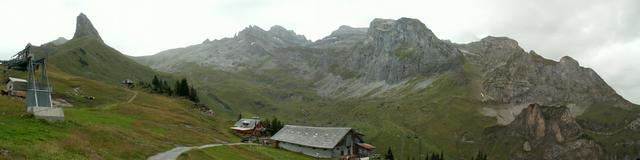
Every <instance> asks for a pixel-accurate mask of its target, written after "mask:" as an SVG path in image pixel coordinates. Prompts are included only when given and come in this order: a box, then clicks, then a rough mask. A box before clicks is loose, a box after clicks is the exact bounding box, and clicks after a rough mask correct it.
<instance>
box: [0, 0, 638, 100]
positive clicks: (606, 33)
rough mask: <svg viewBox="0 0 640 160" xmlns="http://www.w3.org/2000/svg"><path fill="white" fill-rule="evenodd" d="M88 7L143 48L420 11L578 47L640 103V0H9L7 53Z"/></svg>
mask: <svg viewBox="0 0 640 160" xmlns="http://www.w3.org/2000/svg"><path fill="white" fill-rule="evenodd" d="M80 12H84V13H85V14H87V16H88V17H89V18H90V19H91V21H92V22H93V24H94V26H95V27H96V29H98V32H99V33H100V35H101V36H102V38H103V40H104V41H105V42H106V43H107V44H109V45H110V46H112V47H114V48H115V49H117V50H119V51H121V52H122V53H124V54H128V55H135V56H141V55H150V54H154V53H157V52H160V51H163V50H166V49H171V48H178V47H185V46H188V45H193V44H198V43H200V42H202V41H203V40H205V39H207V38H209V39H220V38H224V37H232V36H233V35H234V34H236V33H237V32H238V31H240V30H242V29H243V28H245V27H247V26H249V25H258V26H260V27H262V28H264V29H268V28H269V27H271V26H273V25H281V26H284V27H285V28H287V29H291V30H294V31H296V32H297V33H298V34H303V35H305V36H306V37H307V38H309V39H312V40H317V39H321V38H323V37H324V36H327V35H329V34H330V33H331V32H332V31H333V30H335V29H337V28H338V27H339V26H340V25H349V26H353V27H367V26H368V25H369V22H370V21H371V20H373V19H374V18H389V19H397V18H400V17H411V18H417V19H420V20H421V21H422V22H423V23H425V24H426V25H427V27H429V28H430V29H432V30H433V32H434V33H435V34H436V35H437V36H438V37H439V38H441V39H449V40H452V41H453V42H457V43H467V42H471V41H475V40H478V39H480V38H483V37H484V36H486V35H494V36H508V37H511V38H513V39H516V40H517V41H518V42H519V43H520V45H521V46H522V47H523V48H525V49H527V50H535V51H536V52H537V53H539V54H541V55H543V56H544V57H547V58H549V59H553V60H558V59H559V58H560V57H562V56H565V55H569V56H572V57H574V58H575V59H577V60H578V61H580V62H581V64H582V65H583V66H585V67H590V68H593V69H594V70H596V71H597V72H598V73H599V74H600V75H601V77H603V79H605V80H606V81H607V82H608V83H609V84H610V85H611V86H612V87H613V88H614V89H615V90H616V91H618V93H620V94H621V95H622V96H623V97H625V98H627V99H629V100H631V101H632V102H635V103H640V87H639V86H640V85H639V84H636V83H635V82H640V71H639V70H638V69H637V68H634V67H633V66H634V65H635V64H636V63H635V62H634V61H637V59H638V58H639V57H638V54H640V53H639V50H640V49H638V48H639V47H640V45H637V43H638V42H637V41H638V39H639V38H640V30H639V29H638V28H640V18H638V17H640V1H637V0H610V1H600V0H563V1H556V0H537V1H530V0H483V1H477V0H450V1H435V0H415V1H413V0H394V1H385V0H350V1H344V0H282V1H268V0H213V1H212V0H185V1H163V0H111V1H98V0H87V1H85V0H50V1H36V0H20V1H10V0H0V20H2V21H3V27H2V29H0V35H1V36H0V59H7V58H9V56H11V55H13V54H14V53H16V52H17V51H19V50H21V49H22V48H23V47H24V45H25V44H26V43H28V42H31V43H33V44H36V45H39V44H42V43H46V42H48V41H51V40H54V39H56V38H57V37H66V38H71V37H72V36H73V32H74V29H75V16H76V15H77V14H78V13H80ZM612 62H615V63H612Z"/></svg>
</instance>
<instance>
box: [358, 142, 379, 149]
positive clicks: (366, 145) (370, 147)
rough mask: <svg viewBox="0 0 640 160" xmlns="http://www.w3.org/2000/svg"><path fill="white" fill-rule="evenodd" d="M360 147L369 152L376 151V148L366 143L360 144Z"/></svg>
mask: <svg viewBox="0 0 640 160" xmlns="http://www.w3.org/2000/svg"><path fill="white" fill-rule="evenodd" d="M358 145H359V146H360V147H362V148H365V149H368V150H375V149H376V147H375V146H373V145H370V144H366V143H358Z"/></svg>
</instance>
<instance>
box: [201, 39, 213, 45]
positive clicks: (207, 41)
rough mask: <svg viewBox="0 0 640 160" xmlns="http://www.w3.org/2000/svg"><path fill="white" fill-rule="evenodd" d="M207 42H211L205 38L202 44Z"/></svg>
mask: <svg viewBox="0 0 640 160" xmlns="http://www.w3.org/2000/svg"><path fill="white" fill-rule="evenodd" d="M209 42H211V40H209V38H207V39H205V40H204V41H202V44H205V43H209Z"/></svg>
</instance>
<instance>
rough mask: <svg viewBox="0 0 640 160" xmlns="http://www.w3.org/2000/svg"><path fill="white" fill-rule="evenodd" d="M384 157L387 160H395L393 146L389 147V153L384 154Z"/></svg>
mask: <svg viewBox="0 0 640 160" xmlns="http://www.w3.org/2000/svg"><path fill="white" fill-rule="evenodd" d="M384 159H386V160H394V158H393V152H391V147H389V149H388V150H387V155H385V156H384Z"/></svg>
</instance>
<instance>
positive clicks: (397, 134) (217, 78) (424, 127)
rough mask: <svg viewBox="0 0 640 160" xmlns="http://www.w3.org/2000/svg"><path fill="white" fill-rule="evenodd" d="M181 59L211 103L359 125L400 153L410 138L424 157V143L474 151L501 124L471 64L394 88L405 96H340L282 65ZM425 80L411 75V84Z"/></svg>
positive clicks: (292, 120)
mask: <svg viewBox="0 0 640 160" xmlns="http://www.w3.org/2000/svg"><path fill="white" fill-rule="evenodd" d="M178 67H179V68H180V69H181V70H184V72H180V73H176V75H178V76H185V77H188V78H189V79H190V81H192V82H194V84H195V85H196V87H197V88H198V89H199V91H202V92H201V94H200V95H201V99H202V100H203V101H204V102H205V103H207V104H211V105H212V106H214V107H213V108H214V109H216V110H217V111H218V112H224V113H228V115H229V116H230V117H233V116H237V115H238V114H242V115H244V116H247V115H251V116H253V115H255V116H260V117H263V118H271V117H273V116H277V117H278V118H279V119H284V120H285V122H286V123H287V124H297V125H313V126H346V127H353V128H355V129H356V130H357V131H358V132H362V133H364V134H365V136H364V140H365V141H367V142H368V143H371V144H373V145H375V146H376V147H378V149H377V151H376V152H378V153H381V154H384V153H385V152H386V150H387V149H388V148H389V147H390V148H391V149H392V150H393V152H394V155H396V157H399V156H400V152H401V151H400V150H401V148H402V141H403V139H404V141H405V144H404V148H405V151H404V152H405V155H406V156H405V157H414V158H418V153H419V152H418V150H419V148H421V149H422V153H423V155H426V153H427V152H437V153H440V152H444V153H445V156H446V157H447V158H458V156H460V157H463V158H470V157H471V156H474V155H475V154H476V153H477V152H478V150H480V148H481V146H479V145H477V144H476V143H472V142H471V141H473V140H479V139H481V136H482V132H483V129H484V128H485V127H489V126H493V125H496V120H495V118H491V117H486V116H483V115H481V114H480V113H479V110H480V108H481V107H483V106H484V105H486V104H484V103H483V102H481V101H479V100H478V99H479V98H478V96H480V94H479V89H480V88H479V86H480V82H479V79H480V77H479V76H480V75H479V74H478V73H479V71H477V70H476V69H475V68H477V67H473V66H471V64H468V66H465V67H464V70H463V71H460V73H450V74H447V75H445V76H443V77H440V78H439V79H437V80H436V81H435V82H434V83H433V84H432V86H431V87H427V88H423V89H416V90H414V89H404V90H398V91H396V90H393V91H391V92H394V93H400V94H401V95H403V96H389V97H387V98H351V99H341V100H336V99H328V98H323V97H320V96H318V95H316V94H315V93H314V92H313V91H312V90H309V89H308V87H310V86H311V85H312V83H310V82H307V81H301V80H298V79H296V78H294V77H291V76H290V74H289V73H287V72H288V71H287V69H286V68H282V67H275V68H274V69H270V70H266V71H264V72H261V73H253V72H250V71H241V72H238V73H230V72H224V71H220V70H216V69H214V68H206V67H200V66H197V65H195V64H181V65H178ZM420 80H421V78H420V77H417V78H414V79H412V80H410V81H409V86H415V85H417V84H418V83H419V82H420ZM409 88H411V87H409ZM225 106H226V108H228V109H225ZM406 135H414V136H412V137H413V138H404V137H406ZM416 136H418V137H419V138H416ZM462 139H464V140H465V142H462V141H461V140H462ZM419 145H422V146H419Z"/></svg>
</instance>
